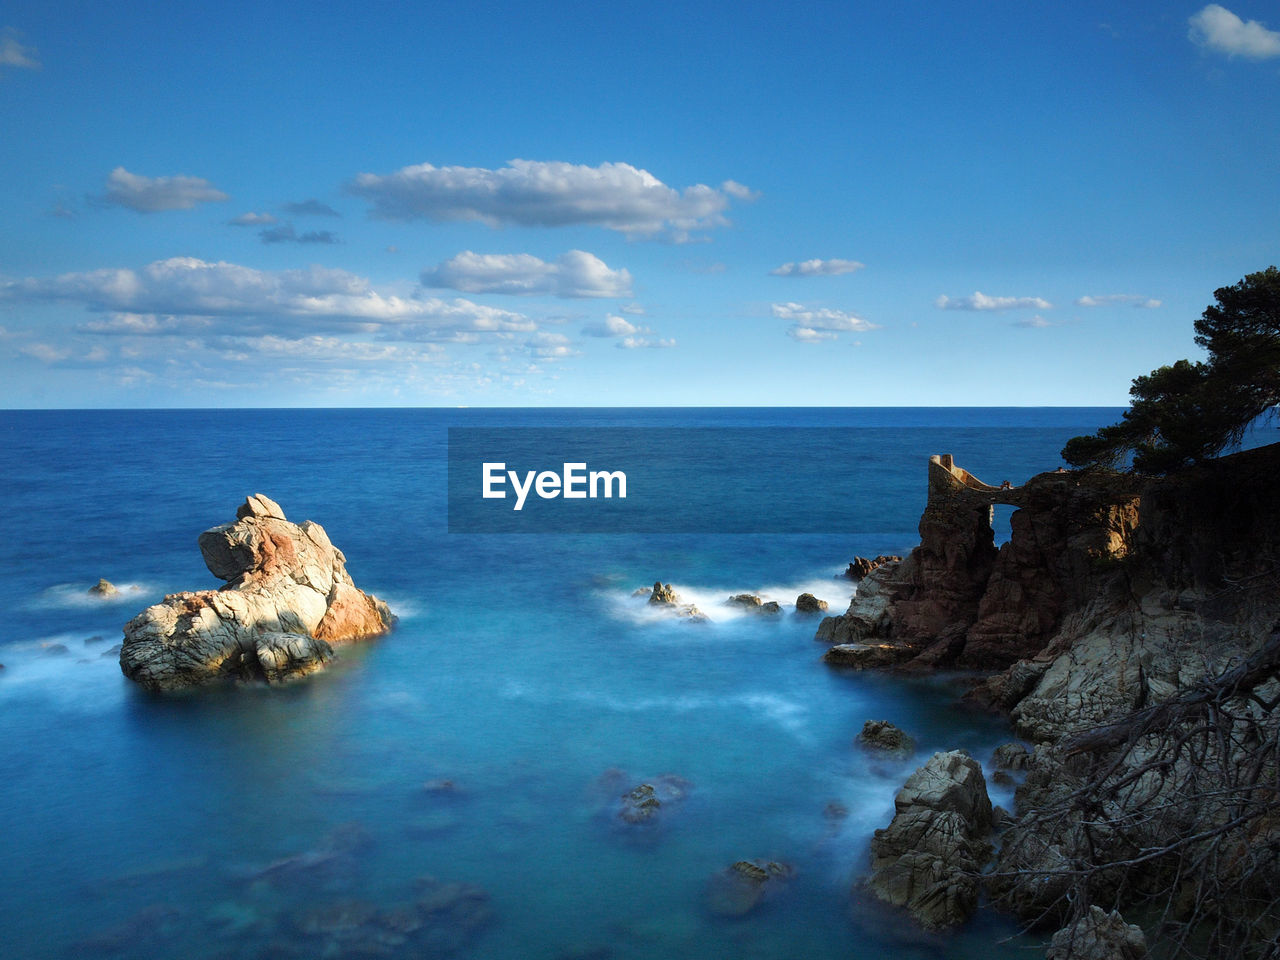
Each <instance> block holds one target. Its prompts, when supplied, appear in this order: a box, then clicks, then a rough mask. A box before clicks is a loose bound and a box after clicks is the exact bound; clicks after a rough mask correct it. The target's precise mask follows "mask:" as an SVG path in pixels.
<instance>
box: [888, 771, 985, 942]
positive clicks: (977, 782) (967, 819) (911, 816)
mask: <svg viewBox="0 0 1280 960" xmlns="http://www.w3.org/2000/svg"><path fill="white" fill-rule="evenodd" d="M893 803H894V808H895V810H896V812H895V814H894V817H893V821H892V822H891V823H890V824H889V826H888V827H885V828H882V829H880V830H877V831H876V832H875V837H874V838H873V839H872V841H871V854H872V867H871V869H872V873H871V877H870V879H869V880H868V881H867V889H868V890H869V891H870V892H871V894H872V895H873V896H875V897H876V898H878V899H880V900H882V901H884V902H885V903H888V904H892V905H894V906H898V907H905V908H906V909H907V910H908V911H909V912H910V913H911V915H912V917H914V918H915V920H916V921H917V922H918V923H919V924H920V925H921V926H922V927H924V928H925V929H928V930H939V929H943V928H945V927H951V926H955V925H956V924H959V923H963V922H964V921H965V920H967V919H968V918H969V917H970V916H971V915H972V914H973V911H974V910H975V909H976V908H977V905H978V877H977V874H978V872H979V870H980V869H981V867H982V865H983V864H984V863H985V862H986V861H987V859H988V858H989V857H990V855H991V846H990V844H988V843H987V842H986V839H985V838H986V836H987V835H988V834H989V833H990V832H991V825H992V811H991V800H990V798H989V797H988V796H987V786H986V781H985V779H984V778H983V776H982V767H981V766H980V765H979V764H978V761H976V760H974V759H973V758H972V757H971V756H969V755H968V754H967V753H965V752H964V751H962V750H953V751H951V752H950V753H935V754H934V755H933V756H932V757H930V758H929V760H928V762H927V763H925V765H924V766H923V767H921V768H920V769H918V770H917V771H916V772H915V773H913V774H912V775H911V776H910V778H908V780H907V782H906V783H905V784H904V785H903V787H902V789H901V790H899V791H898V795H897V796H896V797H895V798H894V801H893Z"/></svg>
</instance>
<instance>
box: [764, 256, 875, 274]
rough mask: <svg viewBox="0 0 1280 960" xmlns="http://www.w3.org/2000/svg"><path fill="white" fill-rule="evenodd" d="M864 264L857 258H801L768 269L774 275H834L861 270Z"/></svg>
mask: <svg viewBox="0 0 1280 960" xmlns="http://www.w3.org/2000/svg"><path fill="white" fill-rule="evenodd" d="M864 266H866V264H863V263H859V262H858V261H857V260H801V261H800V262H799V263H784V264H783V265H782V266H780V267H778V268H777V269H774V270H770V271H769V275H770V276H774V277H835V276H839V275H840V274H842V273H853V272H854V271H855V270H861V269H862V268H863V267H864Z"/></svg>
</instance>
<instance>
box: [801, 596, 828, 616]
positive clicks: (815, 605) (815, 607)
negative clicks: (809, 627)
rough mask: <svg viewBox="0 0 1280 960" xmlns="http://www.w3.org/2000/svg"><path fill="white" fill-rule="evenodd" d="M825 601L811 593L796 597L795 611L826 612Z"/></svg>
mask: <svg viewBox="0 0 1280 960" xmlns="http://www.w3.org/2000/svg"><path fill="white" fill-rule="evenodd" d="M826 612H827V601H825V600H819V599H818V598H817V597H815V596H814V595H813V594H812V593H802V594H800V596H798V597H796V613H826Z"/></svg>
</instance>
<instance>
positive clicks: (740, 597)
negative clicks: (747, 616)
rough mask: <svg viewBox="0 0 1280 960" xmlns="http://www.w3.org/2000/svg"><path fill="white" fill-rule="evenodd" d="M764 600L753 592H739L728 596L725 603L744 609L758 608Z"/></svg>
mask: <svg viewBox="0 0 1280 960" xmlns="http://www.w3.org/2000/svg"><path fill="white" fill-rule="evenodd" d="M763 602H764V601H762V600H761V599H760V598H759V597H757V596H756V595H755V594H754V593H739V594H735V595H734V596H732V597H730V598H729V599H728V600H726V601H725V603H727V604H729V605H730V606H733V607H743V608H745V609H748V610H750V609H752V608H758V607H759V606H760V605H761V604H762V603H763Z"/></svg>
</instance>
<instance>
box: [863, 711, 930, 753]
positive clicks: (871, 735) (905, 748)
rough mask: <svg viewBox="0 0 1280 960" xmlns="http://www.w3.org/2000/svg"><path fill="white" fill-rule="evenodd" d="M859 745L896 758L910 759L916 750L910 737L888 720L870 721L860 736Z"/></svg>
mask: <svg viewBox="0 0 1280 960" xmlns="http://www.w3.org/2000/svg"><path fill="white" fill-rule="evenodd" d="M858 743H859V744H861V745H862V746H864V747H867V748H868V749H871V750H876V751H879V752H880V753H887V754H889V755H891V756H895V757H909V756H911V754H912V753H913V752H914V751H915V749H916V742H915V740H913V739H912V738H911V736H910V735H908V734H907V733H905V732H903V731H902V730H901V729H900V728H898V727H895V726H894V725H893V724H892V723H890V722H889V721H888V720H868V721H867V722H866V723H864V724H863V725H862V732H861V733H859V734H858Z"/></svg>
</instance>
